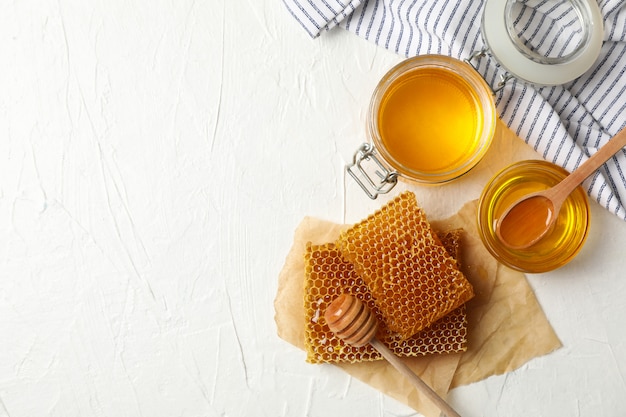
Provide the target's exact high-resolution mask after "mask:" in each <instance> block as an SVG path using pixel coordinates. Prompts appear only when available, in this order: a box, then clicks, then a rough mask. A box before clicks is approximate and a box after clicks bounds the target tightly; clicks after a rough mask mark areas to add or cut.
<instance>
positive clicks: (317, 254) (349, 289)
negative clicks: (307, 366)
mask: <svg viewBox="0 0 626 417" xmlns="http://www.w3.org/2000/svg"><path fill="white" fill-rule="evenodd" d="M439 237H440V239H441V241H442V243H443V244H444V246H445V248H446V250H447V251H448V252H449V253H450V255H451V256H453V257H454V258H457V259H458V253H459V244H460V238H461V230H453V231H448V232H445V233H441V234H440V235H439ZM305 266H306V271H305V272H306V280H305V297H304V305H305V316H306V326H305V346H306V351H307V361H308V362H311V363H323V362H360V361H372V360H377V359H382V357H381V355H380V353H379V352H378V351H376V350H375V349H374V348H372V347H371V346H370V345H366V346H362V347H358V348H357V347H353V346H349V345H347V344H346V343H344V342H343V341H342V340H340V339H339V338H337V337H336V336H335V335H334V334H333V333H332V332H331V331H330V329H329V328H328V326H327V324H326V323H325V322H324V317H323V315H324V311H325V310H326V307H327V306H328V304H330V302H331V301H332V300H334V299H335V298H336V297H338V296H339V295H340V294H350V295H353V296H355V297H358V298H359V299H360V300H361V301H363V302H364V303H365V304H366V306H367V307H368V308H369V309H370V310H371V311H372V313H373V314H375V316H376V318H377V320H378V323H379V325H378V333H377V335H376V336H377V338H378V339H379V340H380V341H381V342H383V343H384V344H385V345H387V347H389V349H391V350H392V351H393V352H394V353H395V354H397V355H399V356H420V355H425V354H433V353H454V352H464V351H465V350H466V349H467V319H466V313H465V306H464V305H463V306H460V307H458V308H456V309H455V310H453V311H452V312H451V313H449V314H448V315H446V316H445V317H443V318H441V319H439V320H438V321H436V322H435V323H433V324H432V325H431V326H429V327H428V328H426V329H424V330H422V331H421V332H419V333H417V334H415V335H413V336H412V337H410V338H409V339H406V340H401V338H400V336H399V335H398V334H397V333H395V332H393V331H391V330H390V329H389V328H388V327H387V326H386V324H385V322H384V320H383V317H382V314H381V312H380V310H379V309H378V307H377V306H376V303H375V301H374V299H373V298H372V295H371V293H370V291H369V289H368V287H367V285H365V282H364V281H363V279H362V278H361V277H360V276H359V275H358V274H357V273H356V272H355V271H354V266H353V265H352V264H351V263H350V262H348V261H346V260H345V259H344V258H343V256H342V255H341V252H340V251H339V250H338V248H337V247H336V246H335V245H334V244H332V243H328V244H325V245H311V244H309V245H307V250H306V253H305ZM399 295H401V296H407V295H408V294H399Z"/></svg>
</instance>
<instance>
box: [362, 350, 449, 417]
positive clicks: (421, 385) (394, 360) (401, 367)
mask: <svg viewBox="0 0 626 417" xmlns="http://www.w3.org/2000/svg"><path fill="white" fill-rule="evenodd" d="M370 344H371V345H372V346H373V347H374V348H375V349H376V350H377V351H379V352H380V354H381V355H383V356H384V357H385V359H387V361H388V362H389V363H390V364H392V365H393V366H394V367H395V368H396V369H397V370H398V371H399V372H400V373H401V374H402V375H404V376H405V377H407V378H408V379H409V381H411V383H413V385H414V386H415V388H417V389H418V390H419V391H420V392H421V393H422V394H424V395H425V396H426V397H428V399H430V400H431V401H432V402H433V403H435V404H436V405H437V407H439V409H440V410H441V411H443V412H444V413H445V415H446V416H448V417H461V415H460V414H459V413H457V412H456V411H454V409H453V408H452V407H450V405H449V404H448V403H447V402H445V401H444V399H443V398H441V397H440V396H439V395H438V394H437V393H436V392H435V391H433V389H432V388H431V387H429V386H428V385H427V384H426V383H425V382H424V381H422V380H421V379H420V377H419V376H417V375H416V374H415V373H414V372H413V371H412V370H411V369H410V368H409V367H408V366H406V365H405V364H404V362H402V361H401V360H400V358H398V357H397V356H396V355H394V354H393V353H392V352H391V351H390V350H389V349H388V348H387V346H385V345H384V344H382V343H381V342H380V341H379V340H378V339H376V338H373V339H372V340H370Z"/></svg>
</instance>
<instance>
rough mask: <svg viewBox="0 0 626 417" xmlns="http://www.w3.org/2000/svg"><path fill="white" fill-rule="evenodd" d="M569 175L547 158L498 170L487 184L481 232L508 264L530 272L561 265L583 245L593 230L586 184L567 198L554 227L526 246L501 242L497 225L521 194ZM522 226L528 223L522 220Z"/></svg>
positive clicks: (493, 251)
mask: <svg viewBox="0 0 626 417" xmlns="http://www.w3.org/2000/svg"><path fill="white" fill-rule="evenodd" d="M567 175H568V172H567V171H566V170H564V169H563V168H561V167H559V166H557V165H554V164H552V163H550V162H547V161H534V160H531V161H521V162H517V163H515V164H513V165H510V166H509V167H507V168H504V169H503V170H502V171H500V172H499V173H498V174H496V175H495V176H494V177H493V178H492V179H491V180H490V182H489V183H488V184H487V186H486V187H485V189H484V190H483V193H482V195H481V197H480V200H479V204H478V232H479V234H480V237H481V239H482V241H483V243H484V244H485V247H486V248H487V250H488V251H489V252H491V254H492V255H493V256H494V257H495V258H496V259H497V260H498V261H499V262H501V263H503V264H504V265H507V266H509V267H510V268H513V269H516V270H518V271H522V272H527V273H541V272H548V271H551V270H554V269H557V268H559V267H561V266H563V265H565V264H566V263H568V262H569V261H571V260H572V259H573V258H574V257H575V256H576V254H578V252H579V251H580V249H582V247H583V245H584V243H585V240H586V238H587V234H588V231H589V220H590V212H589V203H588V199H587V195H586V194H585V192H584V190H583V189H582V187H578V188H577V189H576V190H575V191H574V192H573V193H572V194H570V196H569V197H568V198H567V200H565V202H564V203H563V206H562V207H561V210H560V212H559V214H558V218H557V221H556V224H555V226H554V228H552V230H551V231H550V232H549V233H548V234H547V235H546V236H545V237H543V238H542V239H541V240H540V241H538V242H537V243H535V244H534V245H532V246H530V247H528V248H525V249H511V248H508V247H507V246H506V245H504V244H503V243H502V242H500V240H499V238H498V236H497V235H496V232H495V225H496V222H497V221H498V219H499V217H500V216H501V215H502V213H503V212H504V211H505V210H506V209H507V208H508V207H509V206H510V205H511V204H512V203H514V202H515V201H516V200H517V199H518V198H520V197H522V196H524V195H527V194H530V193H533V192H536V191H541V190H545V189H548V188H550V187H552V186H554V185H556V184H558V183H559V182H560V181H561V180H563V179H564V178H565V177H566V176H567ZM520 227H524V225H523V224H520Z"/></svg>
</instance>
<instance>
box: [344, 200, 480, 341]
mask: <svg viewBox="0 0 626 417" xmlns="http://www.w3.org/2000/svg"><path fill="white" fill-rule="evenodd" d="M338 246H339V249H340V250H341V253H342V255H343V256H344V257H345V258H346V260H348V261H349V262H350V263H352V264H353V265H354V269H355V271H356V272H357V273H358V275H359V276H360V277H362V278H363V280H364V282H365V284H366V285H367V287H368V288H369V290H370V292H371V294H372V297H373V298H374V299H375V300H376V304H377V306H378V308H379V309H380V311H381V313H382V316H383V318H384V321H385V323H386V324H387V326H388V327H389V329H391V330H392V331H394V332H396V333H398V334H399V335H400V337H401V339H407V338H409V337H411V336H412V335H414V334H415V333H417V332H419V331H420V330H422V329H424V328H426V327H427V326H429V325H430V324H432V323H434V322H435V321H437V320H438V319H440V318H441V317H443V316H445V315H446V314H448V313H449V312H451V311H452V310H454V309H455V308H457V307H459V306H460V305H462V304H463V303H465V302H466V301H468V300H469V299H470V298H472V297H473V296H474V292H473V289H472V286H471V284H470V283H469V281H468V280H467V278H465V276H464V275H463V273H462V272H461V271H460V270H459V269H458V267H457V264H456V261H455V260H454V259H453V258H452V257H451V256H450V255H449V254H448V252H447V251H446V249H445V248H444V247H443V245H442V244H441V242H440V240H439V239H438V237H437V236H436V235H435V233H434V232H433V230H432V229H431V227H430V224H429V223H428V221H427V220H426V216H425V214H424V212H423V211H422V210H421V208H420V207H419V206H418V205H417V201H416V199H415V195H414V194H413V193H410V192H405V193H403V194H400V195H399V196H398V197H396V198H395V199H393V200H392V201H390V202H389V203H388V204H387V205H385V206H383V207H382V208H381V209H380V210H379V211H377V212H376V213H374V214H373V215H371V216H369V217H368V218H367V219H365V220H363V221H362V222H361V223H358V224H356V225H355V226H353V227H351V228H350V229H348V230H347V231H345V232H343V233H342V234H341V235H340V237H339V239H338Z"/></svg>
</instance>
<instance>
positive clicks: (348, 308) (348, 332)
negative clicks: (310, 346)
mask: <svg viewBox="0 0 626 417" xmlns="http://www.w3.org/2000/svg"><path fill="white" fill-rule="evenodd" d="M324 319H325V320H326V323H327V324H328V327H329V328H330V330H331V331H332V332H333V333H335V335H337V337H339V338H340V339H342V340H343V341H344V342H346V343H347V344H349V345H352V346H355V347H360V346H364V345H366V344H368V343H369V342H370V340H372V338H374V335H375V334H376V327H377V323H376V317H375V316H374V314H373V313H372V312H371V310H370V309H369V308H367V306H365V304H363V303H362V302H361V300H359V299H358V298H356V297H352V296H350V295H347V294H342V295H340V296H339V297H337V298H336V299H335V300H334V301H333V302H332V303H330V304H329V305H328V307H327V308H326V312H325V313H324Z"/></svg>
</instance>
